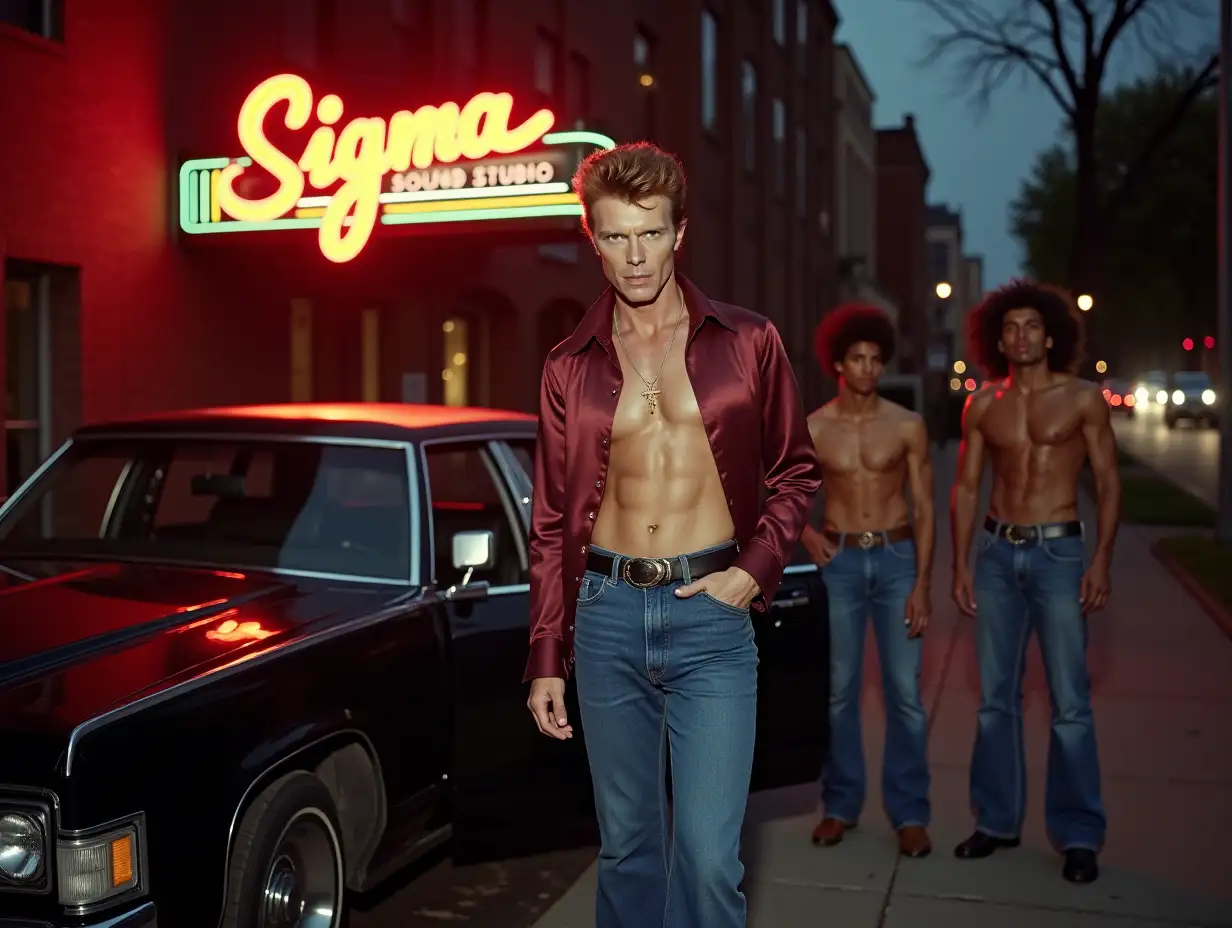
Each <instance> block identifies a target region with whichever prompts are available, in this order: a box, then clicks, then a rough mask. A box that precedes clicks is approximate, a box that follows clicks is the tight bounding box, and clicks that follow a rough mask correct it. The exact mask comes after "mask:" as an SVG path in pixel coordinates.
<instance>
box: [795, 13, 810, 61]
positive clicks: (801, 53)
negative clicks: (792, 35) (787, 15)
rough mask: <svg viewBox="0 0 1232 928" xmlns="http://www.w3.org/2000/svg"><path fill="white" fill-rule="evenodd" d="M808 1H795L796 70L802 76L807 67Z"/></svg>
mask: <svg viewBox="0 0 1232 928" xmlns="http://www.w3.org/2000/svg"><path fill="white" fill-rule="evenodd" d="M808 43H809V31H808V0H796V70H797V71H798V72H799V73H800V74H803V73H805V70H806V69H807V67H808Z"/></svg>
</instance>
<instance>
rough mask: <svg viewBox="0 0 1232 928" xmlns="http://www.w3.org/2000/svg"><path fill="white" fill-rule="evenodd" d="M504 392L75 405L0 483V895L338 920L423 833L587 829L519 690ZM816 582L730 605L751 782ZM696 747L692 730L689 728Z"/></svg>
mask: <svg viewBox="0 0 1232 928" xmlns="http://www.w3.org/2000/svg"><path fill="white" fill-rule="evenodd" d="M534 451H535V420H534V419H533V418H532V417H530V416H526V415H523V414H520V413H515V412H508V413H506V412H500V411H497V410H487V409H463V408H452V407H443V406H410V405H407V406H402V405H396V404H387V405H383V404H353V405H346V404H338V405H334V404H305V405H286V406H267V407H241V408H230V409H213V410H203V411H195V412H188V413H180V414H166V415H158V416H152V417H147V418H143V419H137V420H130V421H127V422H117V423H111V424H100V425H92V426H89V427H86V428H82V429H80V430H78V431H77V432H76V433H75V434H74V435H73V436H72V438H71V439H70V440H69V441H68V442H66V443H65V444H64V445H63V446H61V448H60V449H59V450H58V451H56V452H55V454H54V455H52V457H51V458H50V459H49V460H48V461H47V463H46V464H44V465H43V467H42V468H41V469H40V470H39V471H38V472H37V473H36V474H35V475H34V476H33V477H31V478H30V479H29V480H28V481H27V482H26V483H25V484H23V485H22V486H21V488H20V489H19V490H18V491H17V492H16V493H15V494H14V495H13V497H12V498H11V499H10V500H9V501H8V502H7V503H6V504H5V505H4V506H3V508H0V926H12V928H67V926H75V928H102V926H107V928H157V926H159V925H161V926H163V928H239V926H248V928H251V926H265V928H270V926H283V925H285V926H293V925H313V926H319V928H338V926H340V925H342V924H343V923H344V922H345V919H346V909H347V897H348V896H349V893H350V892H352V891H363V890H366V889H368V888H370V887H373V886H375V885H377V884H379V883H380V882H382V881H383V880H384V879H385V878H386V877H387V876H390V875H392V874H393V873H395V872H396V871H398V870H399V869H401V868H402V867H404V866H405V865H406V864H408V863H410V862H411V861H413V860H415V859H416V858H417V857H420V856H422V855H423V854H425V853H426V852H428V851H430V850H432V849H433V848H436V847H438V846H441V845H443V844H445V843H448V842H452V843H451V846H452V847H453V849H454V850H455V851H458V850H460V849H462V848H465V849H466V857H468V858H470V859H473V857H474V855H475V853H476V852H478V853H482V854H488V853H491V852H492V850H493V849H506V848H508V849H512V850H514V851H522V852H527V853H529V852H531V851H532V850H547V849H549V848H550V847H562V846H568V845H576V844H577V843H578V842H580V843H584V844H589V843H592V842H593V841H594V840H595V836H594V831H593V827H594V826H593V821H594V814H593V802H594V800H593V793H592V790H591V787H590V778H589V773H588V770H587V765H586V753H585V750H584V738H585V732H584V731H583V730H582V727H581V724H580V722H581V720H580V713H579V711H578V707H577V697H576V687H574V686H572V685H570V687H569V690H568V695H567V697H566V698H567V704H568V712H569V719H570V721H571V722H572V723H573V725H574V730H575V732H576V733H577V735H576V736H575V737H574V739H572V740H571V741H568V742H558V741H550V740H549V739H547V738H545V737H543V736H542V735H541V734H539V732H538V731H537V729H536V728H535V726H534V724H533V722H532V720H531V718H530V715H529V713H527V711H526V693H527V688H526V686H525V685H524V684H523V683H522V673H523V669H524V667H525V662H526V655H527V648H528V635H529V627H530V596H529V586H528V570H529V564H528V537H529V535H528V533H529V520H530V505H531V496H532V492H533V489H534V488H533V486H532V479H533V469H532V467H531V462H532V461H533V459H534ZM825 610H826V605H825V591H824V586H823V585H822V582H821V578H820V573H819V571H818V570H817V568H816V566H815V565H813V564H811V563H808V562H807V558H806V557H805V556H804V553H803V551H799V552H797V561H796V562H795V563H793V564H792V565H791V566H789V567H788V568H787V570H786V572H785V576H784V579H783V584H782V586H781V587H780V588H779V591H778V592H777V594H776V595H775V598H774V602H773V604H772V607H771V608H770V609H768V610H766V611H765V612H757V611H755V612H754V613H753V616H752V623H753V631H754V634H755V636H756V640H757V646H758V657H759V660H760V662H761V667H760V672H759V679H760V684H759V693H758V697H759V699H758V721H757V744H756V749H755V759H754V773H753V780H754V783H753V788H754V789H760V788H766V787H775V786H784V785H788V784H791V783H803V782H808V781H811V780H813V779H814V778H815V777H816V775H817V771H818V770H819V769H820V766H821V762H822V759H823V752H824V748H825V744H826V724H827V722H826V712H827V709H826V694H827V692H828V687H829V681H828V672H827V668H828V666H829V658H828V634H827V632H826V627H827V626H826V611H825ZM720 760H721V759H720Z"/></svg>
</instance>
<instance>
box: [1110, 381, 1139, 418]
mask: <svg viewBox="0 0 1232 928" xmlns="http://www.w3.org/2000/svg"><path fill="white" fill-rule="evenodd" d="M1102 387H1103V391H1104V399H1105V400H1106V401H1107V403H1108V407H1109V409H1111V410H1112V412H1113V413H1114V414H1119V415H1124V416H1129V417H1130V418H1133V415H1134V407H1135V406H1136V405H1137V402H1138V398H1137V397H1136V396H1134V391H1133V388H1132V387H1131V386H1130V383H1129V381H1128V380H1117V379H1113V378H1109V379H1108V380H1105V381H1104V382H1103V384H1102Z"/></svg>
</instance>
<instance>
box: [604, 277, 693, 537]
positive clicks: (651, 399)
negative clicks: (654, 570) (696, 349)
mask: <svg viewBox="0 0 1232 928" xmlns="http://www.w3.org/2000/svg"><path fill="white" fill-rule="evenodd" d="M676 296H677V297H678V298H679V300H680V314H679V315H678V316H677V317H676V324H675V325H674V326H672V337H671V338H670V339H668V342H667V350H666V351H665V352H663V360H662V361H660V362H659V373H657V374H655V379H654V380H647V379H646V378H645V377H642V372H641V371H639V370H638V369H637V365H636V364H634V363H633V355H632V354H630V353H629V346H628V345H626V344H625V340H624V336H622V335H621V334H620V316H619V311H618V310H615V309H613V310H612V334H613V335H615V336H616V340H617V341H618V342H620V347H621V348H623V349H624V350H625V358H626V359H627V360H628V362H629V366H630V367H631V368H633V373H635V374H637V376H638V377H641V379H642V383H644V384H645V385H646V389H645V390H643V391H642V396H643V397H645V398H646V405H648V406H649V407H650V414H651V415H652V416H653V415H654V414H655V407H656V406H658V405H659V388H658V386H657V384H658V382H659V378H660V377H662V376H663V368H664V367H666V366H667V358H668V355H670V354H671V353H672V345H674V344H675V343H676V333H677V332H679V331H680V322H681V320H683V319H684V294H682V293H681V292H680V286H679V285H677V286H676ZM651 531H653V529H651Z"/></svg>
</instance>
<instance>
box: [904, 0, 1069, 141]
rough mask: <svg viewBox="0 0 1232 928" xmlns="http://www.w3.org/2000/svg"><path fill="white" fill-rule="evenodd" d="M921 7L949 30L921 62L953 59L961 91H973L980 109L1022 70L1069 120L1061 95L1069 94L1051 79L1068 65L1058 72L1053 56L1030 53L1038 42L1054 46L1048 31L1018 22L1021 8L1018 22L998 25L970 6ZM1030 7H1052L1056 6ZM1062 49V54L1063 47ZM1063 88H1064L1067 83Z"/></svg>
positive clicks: (956, 2)
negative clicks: (1018, 69)
mask: <svg viewBox="0 0 1232 928" xmlns="http://www.w3.org/2000/svg"><path fill="white" fill-rule="evenodd" d="M920 2H922V3H923V4H924V5H925V6H926V7H928V9H930V10H931V11H932V12H933V13H935V14H936V15H937V17H938V18H939V19H941V20H942V21H943V22H945V23H946V25H947V26H949V30H950V31H948V32H947V33H945V34H944V35H940V36H935V37H934V38H933V41H932V48H931V50H930V51H929V53H928V54H927V55H926V56H925V58H924V60H923V62H922V63H923V64H924V65H925V66H927V65H931V64H933V63H935V62H936V61H937V60H938V59H940V58H941V57H943V56H945V55H946V54H948V53H955V55H956V58H957V62H956V64H957V67H958V70H959V77H960V80H961V81H962V84H963V87H964V89H967V90H969V89H970V88H971V87H972V86H974V87H975V88H976V90H975V100H976V103H977V105H978V106H980V107H981V108H983V107H986V106H987V105H988V102H989V100H990V99H991V97H992V93H993V91H995V90H996V89H997V88H998V87H1000V86H1001V84H1003V83H1005V81H1006V80H1008V79H1009V77H1010V76H1011V74H1012V73H1013V70H1014V68H1015V67H1017V66H1022V67H1025V68H1026V69H1027V70H1028V71H1030V72H1031V74H1032V75H1033V76H1034V77H1035V78H1036V80H1038V81H1039V82H1040V83H1041V84H1043V86H1044V88H1045V89H1046V90H1047V91H1048V93H1049V94H1050V95H1051V96H1052V98H1053V100H1055V101H1056V103H1057V106H1059V107H1060V108H1061V111H1062V112H1063V113H1065V114H1066V116H1068V117H1069V118H1070V119H1073V117H1074V100H1073V97H1072V96H1069V95H1067V94H1066V93H1065V90H1066V89H1071V90H1072V88H1069V87H1063V86H1062V85H1061V84H1059V83H1058V82H1057V79H1056V77H1055V74H1056V72H1058V71H1061V72H1062V73H1064V72H1065V70H1066V69H1067V68H1069V64H1068V61H1067V62H1066V63H1065V65H1064V66H1062V63H1061V62H1059V61H1058V60H1056V59H1055V58H1053V57H1052V56H1050V55H1048V54H1046V53H1044V52H1043V51H1042V50H1041V49H1039V48H1035V47H1033V46H1034V45H1035V44H1036V41H1037V40H1038V41H1039V42H1041V43H1044V42H1047V43H1048V44H1052V43H1051V41H1050V37H1049V33H1048V32H1047V30H1044V29H1042V28H1041V27H1040V25H1039V24H1038V23H1033V22H1031V21H1030V19H1029V17H1027V18H1024V17H1022V15H1021V13H1022V10H1021V8H1019V10H1018V11H1017V13H1018V15H1017V16H1016V15H1015V13H1014V12H1011V13H1009V14H1007V15H1006V16H1004V17H1002V18H1000V19H997V18H994V17H993V16H991V15H990V14H989V13H988V12H987V11H985V10H983V9H981V8H979V7H978V6H976V5H975V4H973V3H970V2H969V0H920ZM1033 2H1037V3H1051V4H1053V5H1054V6H1055V3H1056V0H1033ZM1061 48H1062V51H1064V47H1063V46H1062V47H1061ZM1070 73H1071V74H1072V69H1070ZM1066 83H1067V85H1068V79H1067V82H1066Z"/></svg>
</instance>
